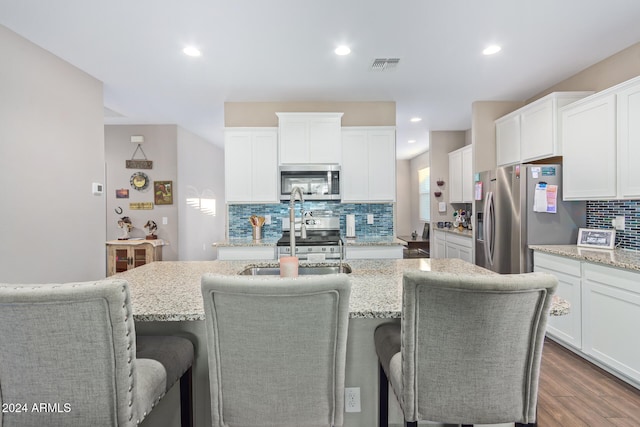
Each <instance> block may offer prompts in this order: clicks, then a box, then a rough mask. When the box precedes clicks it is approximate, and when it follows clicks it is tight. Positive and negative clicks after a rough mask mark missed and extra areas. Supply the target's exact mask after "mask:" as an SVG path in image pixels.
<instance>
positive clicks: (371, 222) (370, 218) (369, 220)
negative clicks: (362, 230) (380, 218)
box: [367, 214, 373, 225]
mask: <svg viewBox="0 0 640 427" xmlns="http://www.w3.org/2000/svg"><path fill="white" fill-rule="evenodd" d="M367 224H369V225H371V224H373V214H367Z"/></svg>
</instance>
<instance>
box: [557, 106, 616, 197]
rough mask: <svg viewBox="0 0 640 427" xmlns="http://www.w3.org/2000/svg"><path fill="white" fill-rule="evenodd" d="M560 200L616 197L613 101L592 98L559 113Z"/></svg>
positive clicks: (614, 109)
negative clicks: (561, 164) (560, 134)
mask: <svg viewBox="0 0 640 427" xmlns="http://www.w3.org/2000/svg"><path fill="white" fill-rule="evenodd" d="M562 139H563V142H564V156H563V174H562V182H563V186H564V188H563V190H562V191H563V198H564V200H589V199H611V198H615V196H616V174H617V167H616V157H617V154H616V145H617V144H616V98H615V95H614V94H606V95H604V96H603V95H596V96H593V97H589V98H586V99H584V100H582V101H579V102H578V103H576V104H575V105H571V106H570V107H567V108H566V109H563V110H562Z"/></svg>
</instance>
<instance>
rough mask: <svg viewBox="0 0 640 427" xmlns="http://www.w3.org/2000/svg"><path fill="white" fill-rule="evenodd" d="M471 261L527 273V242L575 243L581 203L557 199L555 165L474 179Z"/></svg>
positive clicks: (509, 170) (583, 216)
mask: <svg viewBox="0 0 640 427" xmlns="http://www.w3.org/2000/svg"><path fill="white" fill-rule="evenodd" d="M474 190H475V194H474V196H475V197H474V199H475V206H474V208H475V210H474V212H475V223H474V225H475V227H476V240H475V249H476V264H477V265H479V266H481V267H485V268H487V269H489V270H493V271H495V272H498V273H503V274H508V273H525V272H530V271H533V252H532V251H531V250H530V249H529V248H528V245H561V244H575V243H576V241H577V237H578V228H580V227H584V226H585V224H586V203H585V202H577V201H576V202H574V201H571V202H564V201H563V200H562V166H561V165H553V164H549V165H536V164H532V165H515V166H505V167H501V168H498V169H496V170H492V171H486V172H481V173H480V174H479V180H477V179H476V182H475V188H474Z"/></svg>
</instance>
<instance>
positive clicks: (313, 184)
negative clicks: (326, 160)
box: [278, 164, 340, 200]
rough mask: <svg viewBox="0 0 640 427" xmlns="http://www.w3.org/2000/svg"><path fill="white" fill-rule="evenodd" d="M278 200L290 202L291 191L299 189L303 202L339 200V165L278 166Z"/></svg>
mask: <svg viewBox="0 0 640 427" xmlns="http://www.w3.org/2000/svg"><path fill="white" fill-rule="evenodd" d="M279 174H280V179H279V180H278V193H279V194H280V200H290V199H291V190H292V189H293V188H294V187H300V188H301V189H302V193H303V194H304V199H305V200H340V165H335V164H323V165H286V166H280V170H279Z"/></svg>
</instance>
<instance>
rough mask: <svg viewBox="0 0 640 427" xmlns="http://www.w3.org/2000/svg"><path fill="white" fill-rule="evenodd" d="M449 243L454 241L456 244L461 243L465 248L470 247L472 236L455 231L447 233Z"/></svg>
mask: <svg viewBox="0 0 640 427" xmlns="http://www.w3.org/2000/svg"><path fill="white" fill-rule="evenodd" d="M447 243H453V244H454V245H460V246H463V247H465V248H470V247H471V246H472V245H471V237H466V236H458V235H456V234H453V233H448V234H447Z"/></svg>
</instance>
